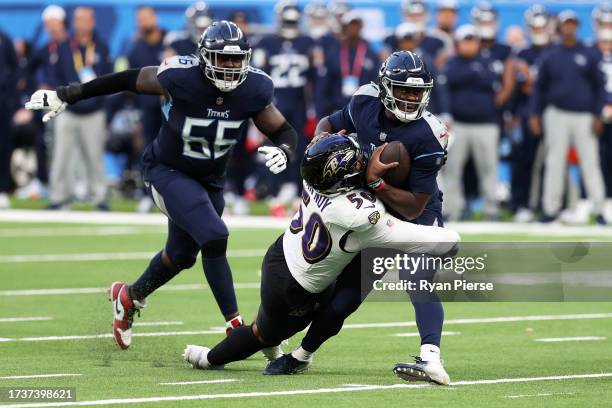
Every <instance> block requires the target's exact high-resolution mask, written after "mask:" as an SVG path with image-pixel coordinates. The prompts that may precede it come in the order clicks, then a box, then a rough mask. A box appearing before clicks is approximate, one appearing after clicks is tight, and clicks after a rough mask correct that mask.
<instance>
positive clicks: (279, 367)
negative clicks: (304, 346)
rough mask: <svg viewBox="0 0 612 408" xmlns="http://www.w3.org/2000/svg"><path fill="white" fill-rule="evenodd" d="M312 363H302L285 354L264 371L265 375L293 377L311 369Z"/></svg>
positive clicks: (270, 363) (269, 364)
mask: <svg viewBox="0 0 612 408" xmlns="http://www.w3.org/2000/svg"><path fill="white" fill-rule="evenodd" d="M311 363H312V362H311V361H300V360H298V359H297V358H295V357H293V356H292V355H291V353H289V354H284V355H283V356H281V357H279V358H277V359H276V360H274V361H270V362H269V363H268V365H267V366H266V368H264V370H263V374H264V375H291V374H299V373H302V372H304V371H306V370H308V367H310V364H311Z"/></svg>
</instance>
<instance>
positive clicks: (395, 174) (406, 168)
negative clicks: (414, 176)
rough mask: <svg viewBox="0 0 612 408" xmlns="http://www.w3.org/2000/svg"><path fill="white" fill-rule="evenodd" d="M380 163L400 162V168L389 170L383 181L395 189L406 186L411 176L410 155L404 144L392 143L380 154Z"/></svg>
mask: <svg viewBox="0 0 612 408" xmlns="http://www.w3.org/2000/svg"><path fill="white" fill-rule="evenodd" d="M380 161H381V162H383V163H385V164H389V163H393V162H399V166H397V167H395V168H393V169H390V170H388V171H387V172H386V173H385V174H384V175H383V180H385V181H386V182H387V183H389V184H391V185H392V186H394V187H399V186H401V185H403V184H404V182H405V181H406V179H407V178H408V175H409V174H410V155H409V154H408V151H407V150H406V147H405V146H404V144H403V143H402V142H398V141H394V142H390V143H389V144H388V145H387V147H385V150H383V152H382V153H381V154H380Z"/></svg>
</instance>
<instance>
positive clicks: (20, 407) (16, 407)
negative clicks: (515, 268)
mask: <svg viewBox="0 0 612 408" xmlns="http://www.w3.org/2000/svg"><path fill="white" fill-rule="evenodd" d="M608 377H612V373H597V374H575V375H557V376H550V377H526V378H499V379H493V380H476V381H458V382H456V383H453V384H452V386H465V385H490V384H501V383H521V382H532V381H559V380H574V379H584V378H608ZM424 386H425V387H427V386H428V385H427V384H391V385H364V386H361V387H359V386H354V387H338V388H316V389H307V390H283V391H268V392H257V391H256V392H241V393H227V394H199V395H176V396H168V397H143V398H121V399H119V398H117V399H106V400H91V401H75V402H48V403H31V404H11V405H0V408H34V407H74V406H92V405H119V404H143V403H148V402H169V401H196V400H210V399H226V398H227V399H229V398H256V397H271V396H282V395H313V394H333V393H351V392H358V391H377V390H393V389H411V388H422V387H424Z"/></svg>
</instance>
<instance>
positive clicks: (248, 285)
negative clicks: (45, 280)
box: [0, 282, 259, 297]
mask: <svg viewBox="0 0 612 408" xmlns="http://www.w3.org/2000/svg"><path fill="white" fill-rule="evenodd" d="M207 288H208V286H207V285H203V284H200V283H185V284H180V285H165V286H162V287H161V288H159V289H157V290H158V291H164V292H165V291H168V292H172V291H183V290H202V289H207ZM234 288H235V289H259V282H242V283H234ZM107 290H108V288H56V289H18V290H0V297H3V296H55V295H82V294H93V293H106V291H107Z"/></svg>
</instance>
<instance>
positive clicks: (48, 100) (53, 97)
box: [25, 89, 68, 123]
mask: <svg viewBox="0 0 612 408" xmlns="http://www.w3.org/2000/svg"><path fill="white" fill-rule="evenodd" d="M66 106H68V104H67V103H66V102H64V101H62V100H61V99H60V98H59V97H58V96H57V92H55V91H51V90H47V89H40V90H38V91H36V92H34V94H33V95H32V97H31V98H30V100H29V101H28V102H26V104H25V108H26V109H29V110H41V109H43V110H47V111H48V112H47V113H45V115H44V116H43V118H42V121H43V122H45V123H46V122H48V121H49V120H51V119H53V118H54V117H56V116H57V115H59V114H60V113H62V112H63V111H64V110H65V109H66Z"/></svg>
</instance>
